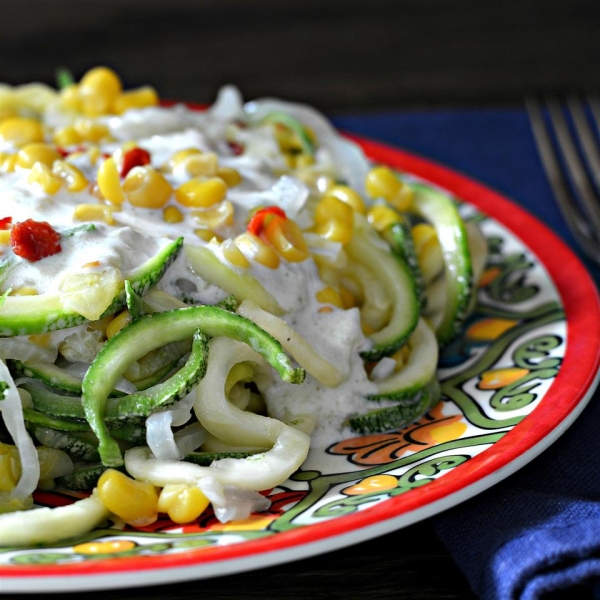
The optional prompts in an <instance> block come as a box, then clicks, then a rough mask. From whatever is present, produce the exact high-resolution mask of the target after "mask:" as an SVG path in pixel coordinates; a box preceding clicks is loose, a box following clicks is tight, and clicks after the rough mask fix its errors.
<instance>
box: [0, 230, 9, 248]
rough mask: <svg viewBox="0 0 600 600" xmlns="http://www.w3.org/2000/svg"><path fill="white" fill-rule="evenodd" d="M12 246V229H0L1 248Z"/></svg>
mask: <svg viewBox="0 0 600 600" xmlns="http://www.w3.org/2000/svg"><path fill="white" fill-rule="evenodd" d="M9 244H10V229H0V246H8V245H9Z"/></svg>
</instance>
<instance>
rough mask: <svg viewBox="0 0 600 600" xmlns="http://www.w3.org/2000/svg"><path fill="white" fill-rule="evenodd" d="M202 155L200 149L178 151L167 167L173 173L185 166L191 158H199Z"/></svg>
mask: <svg viewBox="0 0 600 600" xmlns="http://www.w3.org/2000/svg"><path fill="white" fill-rule="evenodd" d="M200 154H202V150H200V149H199V148H184V149H183V150H177V152H175V154H173V156H171V158H170V159H169V160H168V162H167V164H166V165H165V166H166V169H167V170H168V171H172V170H173V169H175V168H176V167H178V166H180V165H183V164H185V161H186V160H187V159H188V158H190V157H191V156H198V155H200Z"/></svg>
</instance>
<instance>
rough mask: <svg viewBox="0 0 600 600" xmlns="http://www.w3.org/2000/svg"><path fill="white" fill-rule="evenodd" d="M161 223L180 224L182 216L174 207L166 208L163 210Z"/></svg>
mask: <svg viewBox="0 0 600 600" xmlns="http://www.w3.org/2000/svg"><path fill="white" fill-rule="evenodd" d="M163 221H164V222H165V223H181V221H183V214H182V213H181V211H180V210H179V209H178V208H177V207H176V206H167V207H166V208H165V209H164V210H163Z"/></svg>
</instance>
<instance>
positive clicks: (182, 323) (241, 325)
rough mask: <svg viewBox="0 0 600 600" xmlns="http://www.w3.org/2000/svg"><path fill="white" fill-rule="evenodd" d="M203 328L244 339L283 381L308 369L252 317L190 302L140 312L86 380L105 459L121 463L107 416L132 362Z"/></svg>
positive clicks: (86, 403) (89, 411)
mask: <svg viewBox="0 0 600 600" xmlns="http://www.w3.org/2000/svg"><path fill="white" fill-rule="evenodd" d="M197 329H199V330H200V331H202V332H203V333H204V334H205V335H206V336H208V337H219V336H225V337H231V338H233V339H236V340H238V341H240V342H245V343H246V344H248V345H249V346H250V347H251V348H252V349H253V350H255V351H256V352H258V353H259V354H261V355H262V357H263V358H264V359H265V360H266V361H267V362H268V363H269V364H271V366H272V367H274V368H275V370H276V371H277V372H278V373H279V375H280V377H281V378H282V379H283V381H286V382H288V383H301V382H302V381H303V380H304V377H305V372H304V370H303V369H301V368H294V367H293V366H292V363H291V360H290V358H289V357H288V356H287V355H286V354H285V352H284V351H283V348H282V347H281V344H280V343H279V342H278V341H277V340H276V339H275V338H273V337H272V336H271V335H269V334H268V333H267V332H266V331H264V330H263V329H261V328H260V327H258V326H257V325H255V324H254V323H253V322H252V321H250V320H248V319H245V318H244V317H241V316H239V315H235V314H233V313H230V312H228V311H226V310H224V309H221V308H218V307H215V306H190V307H187V308H181V309H175V310H170V311H166V312H162V313H154V314H146V315H142V316H140V317H139V318H138V319H137V320H135V321H133V322H132V323H130V324H129V325H127V326H126V327H124V328H123V329H122V330H121V331H120V332H119V333H118V334H117V335H115V336H114V337H113V338H111V339H110V340H109V341H108V342H107V343H106V344H105V345H104V346H103V347H102V349H101V350H100V352H99V353H98V355H97V357H96V359H95V360H94V362H93V363H92V364H91V365H90V367H89V369H88V371H87V373H86V375H85V377H84V379H83V383H82V390H83V395H82V405H83V408H84V411H85V415H86V418H87V420H88V422H89V424H90V426H91V428H92V430H93V431H94V433H95V434H96V436H97V437H98V440H99V442H100V444H99V451H100V456H101V460H102V463H103V464H104V465H106V466H120V465H122V464H123V456H122V454H121V451H120V449H119V447H118V445H117V444H116V442H115V440H114V439H113V438H112V437H111V435H110V432H109V430H108V427H107V425H106V423H105V421H104V417H105V414H106V405H107V400H108V395H109V394H110V391H111V390H112V389H113V388H114V386H115V383H116V382H117V380H118V378H119V376H120V375H121V373H122V372H123V371H125V370H126V369H127V367H128V366H129V365H130V364H131V363H132V362H133V361H135V360H137V359H138V358H140V356H142V355H144V354H146V353H147V352H148V351H149V350H152V349H154V348H157V347H160V346H162V345H165V344H168V343H169V342H173V341H177V340H181V339H185V338H189V337H191V336H192V335H193V334H194V332H195V331H196V330H197Z"/></svg>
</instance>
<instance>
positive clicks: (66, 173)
mask: <svg viewBox="0 0 600 600" xmlns="http://www.w3.org/2000/svg"><path fill="white" fill-rule="evenodd" d="M52 172H53V173H54V174H55V175H58V176H59V177H60V178H61V179H62V180H63V181H64V182H65V183H66V184H67V189H68V190H69V192H81V191H82V190H84V189H85V188H87V186H88V185H89V182H88V180H87V178H86V176H85V175H84V174H83V173H82V172H81V170H80V169H79V168H78V167H76V166H75V165H72V164H70V163H68V162H66V161H64V160H60V159H59V160H55V161H54V164H53V165H52Z"/></svg>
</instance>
